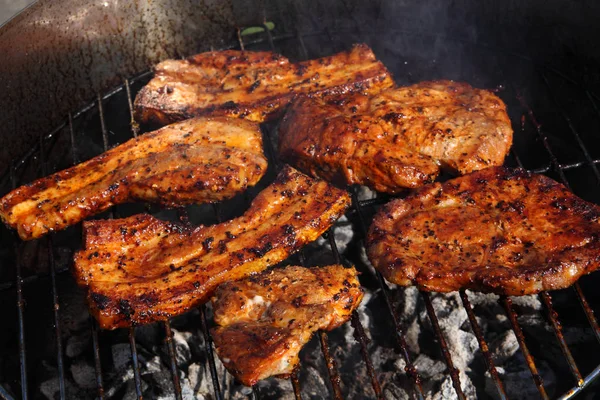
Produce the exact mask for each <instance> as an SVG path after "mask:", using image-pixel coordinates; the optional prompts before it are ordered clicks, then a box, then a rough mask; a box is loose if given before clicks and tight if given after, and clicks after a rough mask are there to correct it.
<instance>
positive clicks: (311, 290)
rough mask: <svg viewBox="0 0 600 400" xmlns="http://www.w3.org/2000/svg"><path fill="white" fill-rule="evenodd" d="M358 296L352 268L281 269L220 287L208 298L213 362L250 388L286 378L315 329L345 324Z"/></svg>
mask: <svg viewBox="0 0 600 400" xmlns="http://www.w3.org/2000/svg"><path fill="white" fill-rule="evenodd" d="M362 296H363V291H362V289H361V287H360V284H359V282H358V277H357V272H356V270H355V269H354V268H351V269H350V268H344V267H343V266H341V265H331V266H327V267H322V268H318V267H315V268H304V267H286V268H283V269H273V270H269V271H265V272H262V273H260V274H258V275H254V276H251V277H249V278H246V279H244V280H242V281H238V282H228V283H225V284H223V285H221V286H220V287H219V288H218V289H217V291H216V294H215V296H214V297H213V298H212V303H213V311H214V319H215V323H216V324H217V325H219V326H217V327H216V328H214V329H213V330H212V335H213V339H214V341H215V345H216V348H217V353H218V355H219V358H220V359H221V361H222V362H223V364H224V365H225V367H226V368H227V369H228V370H229V372H231V373H232V374H233V375H234V376H235V377H236V378H237V379H238V380H239V381H240V382H242V383H243V384H245V385H247V386H252V385H254V384H255V383H256V382H258V381H259V380H260V379H265V378H268V377H269V376H287V375H289V374H291V373H292V371H293V369H294V367H295V366H296V365H298V353H299V352H300V350H301V349H302V347H303V346H304V345H305V344H306V343H307V342H308V341H309V340H310V338H311V336H312V334H313V333H314V332H316V331H317V330H319V329H322V330H332V329H334V328H337V327H338V326H340V325H342V324H343V323H344V322H346V321H348V319H349V318H350V316H351V314H352V311H354V310H355V309H356V308H357V307H358V305H359V304H360V301H361V299H362Z"/></svg>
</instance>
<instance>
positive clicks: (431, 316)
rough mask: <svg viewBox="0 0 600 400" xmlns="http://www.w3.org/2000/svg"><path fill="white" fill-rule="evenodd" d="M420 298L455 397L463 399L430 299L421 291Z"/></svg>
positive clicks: (458, 376)
mask: <svg viewBox="0 0 600 400" xmlns="http://www.w3.org/2000/svg"><path fill="white" fill-rule="evenodd" d="M421 296H422V297H423V300H424V301H425V308H426V309H427V315H428V316H429V320H430V321H431V326H432V327H433V331H434V332H435V336H436V337H437V338H438V340H439V342H440V347H441V349H442V354H443V356H444V360H445V361H446V366H447V367H448V372H449V373H450V378H451V379H452V385H453V386H454V390H455V391H456V396H458V398H459V399H465V394H464V393H463V391H462V388H461V386H460V371H459V370H458V369H456V368H455V367H454V363H453V362H452V355H451V354H450V350H448V344H447V343H446V338H444V335H443V334H442V330H441V328H440V324H439V322H438V319H437V316H436V315H435V310H434V309H433V304H432V303H431V297H430V296H429V293H427V292H423V291H421Z"/></svg>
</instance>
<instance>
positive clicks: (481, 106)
mask: <svg viewBox="0 0 600 400" xmlns="http://www.w3.org/2000/svg"><path fill="white" fill-rule="evenodd" d="M511 143H512V128H511V125H510V120H509V118H508V115H507V114H506V106H505V105H504V103H503V102H502V100H500V99H499V98H498V97H497V96H496V95H494V94H493V93H491V92H489V91H486V90H480V89H474V88H472V87H471V86H469V85H468V84H465V83H457V82H452V81H437V82H423V83H418V84H416V85H413V86H408V87H401V88H393V89H387V90H385V91H382V92H380V93H377V94H375V95H364V94H354V95H350V96H343V97H342V96H340V97H334V98H324V99H318V98H313V99H310V98H302V99H299V100H298V101H296V102H294V103H293V105H292V106H291V107H290V109H289V110H288V111H287V113H286V114H285V116H284V118H283V122H282V124H281V126H280V129H279V153H280V156H281V157H282V158H283V159H285V160H290V161H288V162H290V163H292V164H293V165H294V166H296V167H298V168H299V169H300V170H302V171H305V172H307V173H310V174H311V175H313V176H318V177H321V178H323V179H328V180H333V181H336V182H340V183H345V184H361V185H366V186H369V187H371V188H373V189H375V190H377V191H380V192H387V193H398V192H399V191H401V190H402V189H404V188H415V187H418V186H422V185H424V184H427V183H430V182H432V181H433V180H434V179H435V177H436V176H437V175H438V173H439V170H440V168H446V169H449V170H451V171H452V172H458V173H460V174H466V173H469V172H473V171H476V170H479V169H483V168H487V167H490V166H497V165H502V163H503V161H504V157H505V156H506V154H507V153H508V151H509V148H510V146H511Z"/></svg>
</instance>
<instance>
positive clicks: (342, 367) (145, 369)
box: [36, 193, 595, 400]
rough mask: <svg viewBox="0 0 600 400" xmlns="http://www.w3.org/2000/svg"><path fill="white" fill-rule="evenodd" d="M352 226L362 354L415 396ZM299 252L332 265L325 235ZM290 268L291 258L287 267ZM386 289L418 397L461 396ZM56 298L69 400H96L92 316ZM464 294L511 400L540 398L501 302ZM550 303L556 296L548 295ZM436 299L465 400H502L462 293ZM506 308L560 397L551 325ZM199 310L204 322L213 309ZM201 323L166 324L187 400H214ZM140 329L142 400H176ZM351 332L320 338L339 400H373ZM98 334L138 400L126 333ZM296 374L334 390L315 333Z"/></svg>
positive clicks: (160, 350)
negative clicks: (417, 381) (334, 371)
mask: <svg viewBox="0 0 600 400" xmlns="http://www.w3.org/2000/svg"><path fill="white" fill-rule="evenodd" d="M368 195H369V194H368V193H362V194H361V196H368ZM197 211H198V212H199V213H200V214H202V215H201V217H199V218H205V217H206V215H208V213H212V212H214V210H213V209H212V208H201V209H199V210H197ZM175 214H176V213H175ZM172 217H174V218H176V217H177V216H176V215H172ZM193 218H195V217H193ZM356 218H357V217H356V215H355V214H352V213H350V214H348V218H346V217H344V218H342V219H340V220H339V221H338V223H337V224H336V228H335V239H336V244H337V247H338V250H339V251H340V253H341V255H342V257H343V258H344V261H345V263H346V264H347V265H351V264H353V265H356V268H357V269H358V270H359V271H360V272H361V276H360V280H361V283H362V284H363V286H364V287H365V289H366V293H365V297H364V300H363V303H362V304H361V306H360V307H359V309H358V315H359V320H360V322H361V324H362V326H363V327H364V329H365V333H366V336H367V341H368V345H367V347H368V354H369V357H370V360H371V362H372V364H373V367H374V369H375V371H376V374H377V378H378V380H379V382H380V385H381V389H382V392H383V395H384V397H385V398H386V399H409V398H413V394H414V393H413V385H412V379H411V377H410V376H408V375H407V373H406V372H405V367H406V362H405V360H404V359H403V357H402V355H401V352H400V351H399V346H398V342H397V339H396V335H395V327H394V325H393V322H392V320H391V318H390V315H389V313H388V311H387V306H386V302H385V299H384V296H383V293H382V291H381V289H380V288H379V285H378V282H377V279H376V277H375V271H374V269H373V268H372V266H371V265H370V263H369V262H368V260H367V259H366V256H365V252H364V247H363V246H362V242H361V235H357V234H356V233H355V232H358V231H357V230H356V229H357V225H356V224H357V221H356ZM215 222H216V221H215ZM305 255H306V256H307V257H306V258H307V260H306V261H307V265H325V264H328V263H332V262H333V261H334V257H333V254H332V249H331V248H330V243H329V240H326V239H323V238H320V239H319V240H318V241H317V243H315V244H312V245H310V246H309V247H307V249H306V250H305ZM61 258H62V257H61ZM297 261H298V260H297V259H295V258H292V259H291V261H290V262H297ZM70 282H72V281H70ZM389 287H390V288H391V290H390V291H389V293H390V296H391V301H392V303H393V304H394V306H395V308H396V310H397V316H398V320H399V324H400V327H401V329H402V330H403V333H404V336H405V340H406V343H407V350H408V353H409V355H410V357H411V361H412V363H413V365H414V367H415V368H416V370H417V372H418V373H419V375H420V376H421V379H422V387H423V391H424V393H425V397H426V398H427V399H448V398H456V393H455V390H454V387H453V382H452V379H451V377H450V375H449V374H448V368H447V366H446V362H445V359H444V357H443V354H442V352H441V350H440V345H439V341H438V339H437V337H436V335H435V333H434V331H433V328H432V326H431V323H430V320H429V317H428V314H427V310H426V308H425V304H424V301H423V298H422V296H421V294H420V293H419V291H418V290H416V289H415V288H401V287H396V286H395V285H389ZM59 289H60V293H61V309H60V312H61V314H60V315H61V328H62V332H63V348H64V364H65V375H66V382H65V385H66V389H67V398H68V399H79V398H93V397H95V396H96V394H97V393H96V386H95V385H96V376H95V366H94V357H93V352H92V340H91V329H90V324H89V322H90V319H89V315H88V314H87V307H86V305H85V302H84V296H83V294H82V293H81V291H80V290H79V289H77V288H75V287H74V284H73V287H72V288H66V287H60V288H59ZM468 296H469V299H470V302H471V304H472V306H473V309H474V312H475V315H476V318H477V321H478V323H479V325H480V326H481V329H482V331H483V334H484V337H485V339H486V341H487V343H488V345H489V349H490V352H491V354H492V357H493V360H494V362H495V364H496V366H497V370H498V373H499V375H500V378H501V380H502V382H503V383H504V386H505V388H506V391H507V394H508V397H509V398H516V399H520V398H532V397H537V396H538V395H539V394H538V392H537V389H536V387H535V385H534V383H533V380H532V378H531V373H530V371H529V369H528V368H527V365H526V363H525V361H524V358H523V355H522V353H521V351H520V350H519V346H518V342H517V340H516V337H515V335H514V333H513V331H512V329H511V325H510V321H509V320H508V318H507V316H506V314H505V311H504V309H503V307H502V306H501V305H500V304H499V303H498V299H499V297H498V296H496V295H486V294H481V293H473V292H468ZM554 297H558V296H555V295H554V294H553V298H554ZM431 301H432V304H433V307H434V309H435V314H436V316H437V318H438V320H439V325H440V328H441V330H442V334H443V336H444V338H445V340H446V342H447V344H448V349H449V351H450V354H451V355H452V361H453V363H454V366H455V367H456V368H457V369H459V370H460V376H459V378H460V382H461V387H462V390H463V392H464V393H465V395H466V396H467V397H468V398H480V399H494V398H497V397H498V394H497V391H496V388H495V385H494V382H493V381H492V379H491V377H490V376H489V373H486V370H487V368H486V365H485V362H484V358H483V355H482V354H481V350H480V349H479V344H478V342H477V339H476V337H475V335H474V333H473V330H472V327H471V324H470V322H469V320H468V317H467V313H466V311H465V310H464V307H463V305H462V301H461V299H460V296H459V295H458V293H450V294H431ZM513 307H514V309H515V310H516V311H517V315H518V321H519V323H520V326H521V328H522V329H523V331H524V332H525V335H526V340H527V343H528V345H529V348H530V351H531V352H532V354H533V355H534V357H535V360H536V364H537V367H538V370H539V372H540V374H541V376H542V379H543V380H544V383H545V387H546V390H547V392H548V394H549V395H550V397H556V396H557V395H559V394H560V393H562V391H563V389H562V388H560V390H559V384H560V379H558V378H557V377H559V376H566V375H568V374H569V371H568V367H565V363H564V358H563V356H562V353H561V351H560V348H559V347H558V345H557V341H556V339H555V337H554V332H553V331H552V329H551V327H550V326H549V324H548V323H547V322H546V318H545V310H544V308H543V307H542V305H541V302H540V300H539V298H538V297H537V296H525V297H519V298H513ZM205 309H206V317H207V319H208V320H209V324H210V323H211V322H210V321H212V312H211V307H210V305H208V306H207V307H206V308H205ZM561 317H568V315H561ZM200 326H201V325H200V314H199V312H198V311H197V310H195V311H192V312H190V313H187V314H186V315H183V316H181V317H178V318H175V319H173V321H172V331H173V338H172V339H173V345H174V348H175V353H176V354H175V359H176V362H177V367H178V370H179V378H180V383H181V391H182V396H183V398H184V399H207V400H208V399H214V398H215V396H214V389H213V384H212V377H211V373H210V368H209V367H208V357H207V354H206V349H205V342H204V336H203V334H202V330H201V328H200ZM563 330H564V334H565V338H566V340H567V342H568V343H569V345H570V347H571V349H572V350H573V351H579V354H585V352H589V350H588V349H587V348H586V346H589V345H590V343H593V342H594V340H595V339H594V335H593V332H591V330H590V328H589V326H586V325H581V324H580V325H565V326H564V329H563ZM135 332H136V334H135V337H136V343H137V353H138V358H139V364H140V373H141V379H142V392H143V395H144V397H145V398H147V399H172V398H174V388H173V380H172V376H171V373H170V355H169V349H168V347H167V345H166V342H165V327H164V325H163V324H162V323H157V324H152V325H148V326H140V327H137V328H136V329H135ZM354 333H355V332H354V329H353V327H352V326H351V324H350V323H348V324H345V325H344V326H342V327H340V328H338V329H336V330H335V331H333V332H330V333H328V334H327V336H328V339H329V346H330V352H331V354H332V355H333V357H334V360H335V362H336V365H337V368H338V371H339V374H340V378H341V384H340V385H341V390H342V394H343V396H344V397H345V398H348V399H374V398H376V396H375V392H374V390H373V388H372V386H371V377H370V376H369V374H368V371H367V368H366V365H365V362H364V360H363V358H362V355H361V348H360V344H359V343H358V342H357V340H356V339H355V336H354ZM99 337H100V352H101V362H102V378H103V383H104V388H105V393H106V395H107V398H109V397H110V398H115V399H135V398H136V397H137V395H136V388H135V380H134V375H133V370H132V359H131V349H130V345H129V340H128V337H127V330H117V331H114V332H100V333H99ZM532 338H534V339H533V340H532ZM49 342H52V341H49ZM51 345H52V344H51ZM54 354H55V353H53V352H52V351H48V355H47V356H46V357H47V359H45V360H44V362H42V363H40V366H39V367H38V371H39V373H38V371H36V375H37V379H38V382H40V383H38V385H39V392H40V393H41V394H42V395H43V397H44V398H47V399H54V398H56V397H57V396H58V391H59V381H58V378H57V371H56V367H55V365H56V362H55V358H54V357H55V355H54ZM557 360H558V361H557ZM215 365H216V370H217V375H218V378H219V384H220V387H221V392H222V393H223V395H224V398H226V399H246V398H248V396H249V395H251V389H250V388H247V387H244V386H242V385H240V384H239V383H238V382H236V381H235V379H233V377H232V376H231V375H230V374H228V373H226V371H225V369H224V367H223V365H222V364H221V362H220V361H219V360H218V358H216V354H215ZM300 365H301V368H300V372H299V378H300V386H301V390H302V395H303V398H307V399H309V398H314V399H317V398H329V397H331V396H330V393H331V383H330V382H329V375H328V372H327V367H326V363H325V359H324V357H323V353H322V350H321V345H320V342H319V339H318V336H315V337H314V338H313V339H312V340H311V342H310V343H309V344H308V345H307V346H306V347H305V348H304V349H303V350H302V352H301V353H300ZM566 368H567V369H566ZM258 390H259V392H260V394H261V398H277V399H293V398H294V394H293V388H292V385H291V382H290V381H289V380H282V379H277V378H269V379H266V380H264V381H262V382H260V383H259V384H258Z"/></svg>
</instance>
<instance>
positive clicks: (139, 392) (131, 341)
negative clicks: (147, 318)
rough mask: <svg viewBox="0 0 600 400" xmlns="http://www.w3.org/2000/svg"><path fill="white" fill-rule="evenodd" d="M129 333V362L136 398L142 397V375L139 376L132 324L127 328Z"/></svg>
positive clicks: (138, 363)
mask: <svg viewBox="0 0 600 400" xmlns="http://www.w3.org/2000/svg"><path fill="white" fill-rule="evenodd" d="M128 335H129V347H130V348H131V364H132V368H133V378H134V380H135V393H136V394H137V398H138V400H141V399H142V398H143V396H142V377H141V376H140V362H139V360H138V354H137V348H136V346H135V328H134V327H133V326H132V327H130V328H129V330H128Z"/></svg>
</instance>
